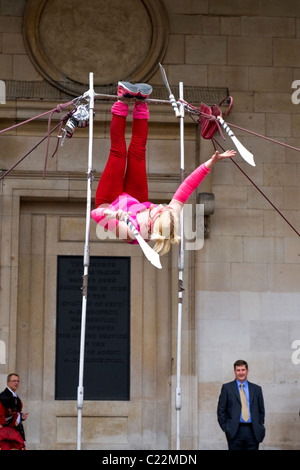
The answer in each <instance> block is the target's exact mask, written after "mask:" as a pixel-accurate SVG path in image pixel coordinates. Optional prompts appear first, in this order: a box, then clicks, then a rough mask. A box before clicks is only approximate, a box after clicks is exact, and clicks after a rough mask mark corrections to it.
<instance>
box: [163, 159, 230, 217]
mask: <svg viewBox="0 0 300 470" xmlns="http://www.w3.org/2000/svg"><path fill="white" fill-rule="evenodd" d="M235 154H236V152H235V150H226V152H224V153H221V154H220V153H219V152H218V151H216V152H215V153H214V155H213V156H212V157H211V158H210V159H209V160H207V161H206V162H205V163H202V165H200V166H198V168H196V169H195V170H194V171H193V172H192V173H191V174H190V175H189V176H187V177H186V178H185V180H184V181H183V182H182V183H181V185H180V186H179V188H178V189H177V191H176V192H175V194H174V196H173V198H172V200H171V202H170V204H169V206H171V207H173V208H174V209H175V210H176V211H177V213H179V212H180V211H181V209H182V207H183V205H184V204H185V203H186V201H187V200H188V198H189V197H190V195H191V194H192V193H193V191H194V190H195V189H196V188H197V187H198V186H199V185H200V183H201V182H202V181H203V180H204V178H205V177H206V175H208V173H209V172H210V170H211V168H212V167H213V166H214V164H215V163H217V162H219V161H221V160H223V159H225V158H230V157H233V156H234V155H235Z"/></svg>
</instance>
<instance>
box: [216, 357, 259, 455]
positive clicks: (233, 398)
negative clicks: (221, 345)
mask: <svg viewBox="0 0 300 470" xmlns="http://www.w3.org/2000/svg"><path fill="white" fill-rule="evenodd" d="M234 373H235V380H234V381H232V382H228V383H226V384H223V385H222V389H221V393H220V396H219V401H218V408H217V416H218V423H219V425H220V427H221V429H222V430H223V431H224V432H225V435H226V439H227V442H228V449H229V450H258V448H259V443H260V442H262V441H263V439H264V437H265V426H264V421H265V408H264V399H263V393H262V389H261V387H260V386H259V385H256V384H254V383H251V382H248V380H247V376H248V364H247V362H246V361H244V360H238V361H236V362H235V363H234ZM241 385H242V389H244V392H245V395H246V401H247V403H246V402H245V411H246V413H247V415H246V416H245V415H243V416H242V398H241V395H240V388H241ZM241 393H243V391H242V392H241Z"/></svg>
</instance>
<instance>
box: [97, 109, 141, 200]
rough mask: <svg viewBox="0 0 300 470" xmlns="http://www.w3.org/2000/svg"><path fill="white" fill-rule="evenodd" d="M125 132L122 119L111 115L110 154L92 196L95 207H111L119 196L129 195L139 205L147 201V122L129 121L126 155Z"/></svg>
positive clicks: (124, 121)
mask: <svg viewBox="0 0 300 470" xmlns="http://www.w3.org/2000/svg"><path fill="white" fill-rule="evenodd" d="M125 128H126V118H125V117H123V116H117V115H115V114H113V115H112V120H111V125H110V139H111V147H110V153H109V157H108V161H107V164H106V166H105V169H104V171H103V173H102V176H101V178H100V181H99V183H98V187H97V191H96V196H95V203H96V207H98V206H99V205H101V204H107V203H108V204H110V203H112V202H113V201H114V200H115V199H116V198H117V197H118V196H120V194H122V193H123V192H125V193H127V194H130V196H132V197H134V198H136V199H137V200H138V201H139V202H146V201H148V182H147V173H146V158H145V157H146V143H147V136H148V120H147V119H134V120H133V122H132V137H131V142H130V145H129V147H128V155H127V148H126V141H125ZM126 164H127V166H126Z"/></svg>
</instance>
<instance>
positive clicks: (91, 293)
mask: <svg viewBox="0 0 300 470" xmlns="http://www.w3.org/2000/svg"><path fill="white" fill-rule="evenodd" d="M82 285H83V257H82V256H59V257H58V265H57V328H56V380H55V398H56V400H76V399H77V387H78V381H79V356H80V335H81V316H82ZM87 292H88V294H87V310H86V335H85V354H84V359H85V361H84V379H83V386H84V400H129V395H130V382H129V381H130V258H128V257H104V256H103V257H102V256H94V257H93V256H92V257H91V258H90V266H89V273H88V291H87Z"/></svg>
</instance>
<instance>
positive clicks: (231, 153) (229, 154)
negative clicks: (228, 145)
mask: <svg viewBox="0 0 300 470" xmlns="http://www.w3.org/2000/svg"><path fill="white" fill-rule="evenodd" d="M235 154H236V151H235V150H226V151H225V152H223V153H219V152H218V150H216V151H215V153H214V155H213V156H212V157H211V158H212V160H213V163H215V162H219V161H220V160H223V159H224V158H230V157H234V155H235Z"/></svg>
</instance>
